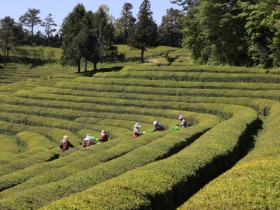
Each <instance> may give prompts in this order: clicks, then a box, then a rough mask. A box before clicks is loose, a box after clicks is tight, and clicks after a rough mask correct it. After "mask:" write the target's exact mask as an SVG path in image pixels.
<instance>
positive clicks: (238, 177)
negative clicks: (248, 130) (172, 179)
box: [179, 103, 280, 210]
mask: <svg viewBox="0 0 280 210" xmlns="http://www.w3.org/2000/svg"><path fill="white" fill-rule="evenodd" d="M279 125H280V104H279V103H277V104H275V105H273V106H272V107H271V109H270V112H269V116H268V118H267V120H266V124H265V127H264V130H263V131H262V133H261V135H260V136H259V137H258V139H257V141H256V147H255V149H254V150H252V151H251V152H250V153H249V154H248V155H247V156H246V157H245V158H244V159H242V160H241V161H240V162H238V163H237V165H236V166H235V167H234V168H232V169H231V170H229V171H227V172H226V173H225V174H223V175H222V176H220V177H218V178H217V179H215V180H213V181H212V182H211V183H210V184H208V185H207V186H206V187H205V188H203V189H202V190H201V191H199V192H198V193H197V194H196V195H194V196H193V197H192V198H190V199H189V200H188V201H187V202H186V203H185V204H184V205H182V206H181V207H180V208H179V209H182V210H183V209H184V210H185V209H227V208H228V207H231V208H235V209H278V208H279V207H280V200H279V197H280V192H279V189H280V181H279V180H280V176H279V171H280V164H279V163H280V156H279V154H280V130H279ZM233 198H234V199H233Z"/></svg>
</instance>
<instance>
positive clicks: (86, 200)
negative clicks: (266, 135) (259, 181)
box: [43, 107, 260, 209]
mask: <svg viewBox="0 0 280 210" xmlns="http://www.w3.org/2000/svg"><path fill="white" fill-rule="evenodd" d="M237 110H238V107H235V108H234V113H233V117H232V118H230V119H229V120H227V121H223V122H221V123H219V124H218V125H217V126H215V127H214V128H213V129H211V130H210V131H208V132H207V133H206V134H205V135H203V136H201V137H200V138H199V139H197V140H196V141H195V142H194V143H193V144H191V145H190V146H189V147H187V148H185V149H184V150H182V151H180V152H179V153H178V154H176V155H173V156H171V157H169V158H167V159H165V160H162V161H157V162H155V163H152V164H147V165H145V166H143V167H140V168H138V169H135V170H132V171H129V172H127V173H124V174H122V175H121V176H119V177H117V178H114V179H111V180H108V181H106V182H103V183H100V184H98V185H96V186H95V187H92V188H90V189H89V190H86V191H84V192H82V193H79V194H75V195H73V196H70V197H66V198H64V199H61V200H59V201H56V202H54V203H52V204H50V205H47V206H46V207H45V208H43V209H76V208H83V209H173V208H174V207H176V205H178V203H179V202H180V201H182V200H183V199H185V198H186V197H187V196H190V195H191V193H193V191H195V190H197V189H199V188H200V187H201V186H203V184H205V182H207V181H208V180H211V179H213V178H214V177H215V176H217V175H218V174H220V173H221V172H223V171H224V170H226V169H228V168H230V167H231V166H232V165H233V164H234V163H235V162H236V161H238V160H239V158H240V156H242V155H244V147H247V149H248V147H249V145H250V144H251V143H252V142H251V141H252V140H251V141H250V140H249V138H250V136H251V135H252V133H251V131H252V130H253V131H256V128H257V127H259V126H260V124H259V119H258V114H257V113H256V112H255V111H253V110H250V109H248V108H239V111H237ZM191 128H192V127H190V129H191ZM221 133H222V135H221ZM246 140H247V141H248V140H249V141H248V142H246ZM246 145H247V146H246ZM186 160H187V161H186ZM210 171H211V173H209V172H210ZM206 172H207V173H206ZM186 190H187V191H186ZM93 198H94V199H93ZM69 200H71V202H70V203H68V202H67V201H69Z"/></svg>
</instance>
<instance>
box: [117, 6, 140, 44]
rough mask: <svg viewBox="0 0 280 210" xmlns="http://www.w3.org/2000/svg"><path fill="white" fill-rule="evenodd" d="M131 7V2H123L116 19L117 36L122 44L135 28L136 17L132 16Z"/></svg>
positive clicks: (125, 42)
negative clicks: (119, 14)
mask: <svg viewBox="0 0 280 210" xmlns="http://www.w3.org/2000/svg"><path fill="white" fill-rule="evenodd" d="M132 9H133V5H132V4H131V3H124V5H123V7H122V12H121V17H120V18H119V19H118V20H117V21H116V28H117V33H118V35H117V36H118V37H120V38H119V39H121V40H122V44H127V38H128V36H129V35H130V34H131V33H132V32H133V31H134V29H135V22H136V18H135V17H133V14H132Z"/></svg>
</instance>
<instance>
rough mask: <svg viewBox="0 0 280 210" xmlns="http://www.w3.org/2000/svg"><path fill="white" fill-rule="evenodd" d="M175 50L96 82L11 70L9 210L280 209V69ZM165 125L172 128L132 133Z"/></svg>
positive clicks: (6, 116) (4, 190)
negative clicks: (201, 59) (210, 60)
mask: <svg viewBox="0 0 280 210" xmlns="http://www.w3.org/2000/svg"><path fill="white" fill-rule="evenodd" d="M169 55H170V56H173V57H174V58H175V59H174V62H172V63H169V62H168V61H167V60H164V59H160V60H159V62H158V63H145V64H137V65H135V63H131V64H127V65H126V66H124V67H123V68H118V69H116V68H111V70H110V67H108V68H107V69H106V71H98V72H97V73H95V74H93V76H92V77H88V76H84V75H82V74H75V73H74V72H75V69H74V68H73V67H71V68H70V67H61V66H59V65H45V66H38V67H34V68H29V67H28V66H23V67H18V66H12V65H10V66H7V67H5V68H2V69H0V96H1V97H0V102H1V104H0V113H1V114H0V131H1V132H0V175H1V176H0V209H3V210H4V209H45V210H49V209H118V210H119V209H160V210H162V209H180V210H181V209H279V208H280V190H279V189H280V173H279V172H280V102H279V101H280V70H279V69H273V70H264V69H258V68H254V69H253V68H245V67H244V68H242V67H228V66H195V65H191V64H189V62H188V61H186V60H185V58H184V55H183V54H182V53H181V51H180V50H178V51H176V50H173V51H172V52H170V54H169ZM159 56H160V52H159ZM116 65H117V64H116ZM179 114H183V115H184V116H186V118H187V122H188V123H189V126H188V127H187V128H181V127H179V129H178V130H174V129H172V128H173V127H174V126H175V125H176V124H178V123H179V120H178V115H179ZM154 120H157V121H159V122H161V123H162V124H164V126H165V128H166V130H165V131H162V132H151V133H148V132H147V133H146V134H144V135H141V136H140V137H138V138H132V129H133V126H134V124H135V123H136V122H138V123H139V124H141V126H142V127H141V130H142V131H148V130H150V129H153V124H152V123H153V121H154ZM103 129H105V130H106V131H108V133H109V135H110V138H109V141H108V142H105V143H99V144H96V145H92V146H90V147H86V148H84V147H83V146H82V140H83V138H84V137H85V136H86V134H87V133H90V134H91V135H94V136H97V137H99V136H100V131H101V130H103ZM63 135H68V136H69V137H70V139H69V140H70V142H71V143H72V144H73V145H74V146H75V147H74V148H70V149H69V150H68V151H66V152H64V153H62V154H60V148H59V143H60V141H61V139H62V136H63Z"/></svg>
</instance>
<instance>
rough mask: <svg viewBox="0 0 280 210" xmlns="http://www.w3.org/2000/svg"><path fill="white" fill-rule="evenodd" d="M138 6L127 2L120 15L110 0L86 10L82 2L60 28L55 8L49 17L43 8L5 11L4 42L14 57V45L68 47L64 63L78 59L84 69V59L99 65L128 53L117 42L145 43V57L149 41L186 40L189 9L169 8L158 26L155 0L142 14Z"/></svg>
mask: <svg viewBox="0 0 280 210" xmlns="http://www.w3.org/2000/svg"><path fill="white" fill-rule="evenodd" d="M132 9H133V5H132V4H131V3H124V5H123V7H122V11H121V17H120V18H118V19H115V18H114V17H113V16H112V15H110V14H109V7H108V6H106V5H101V6H100V7H99V8H98V10H97V11H96V12H93V11H86V9H85V7H84V5H83V4H77V5H76V6H75V8H74V9H73V10H72V12H70V13H69V14H68V16H67V17H65V19H64V21H63V24H62V26H61V28H60V29H59V30H58V31H57V30H56V26H57V24H56V23H55V21H54V20H53V17H52V14H49V15H48V16H47V17H46V18H45V19H44V21H43V20H41V18H40V16H39V15H40V10H39V9H34V8H33V9H30V8H29V9H28V11H27V12H26V13H25V14H24V15H22V16H21V17H20V18H19V21H18V22H16V21H15V20H14V19H13V18H11V17H9V16H7V17H4V18H3V19H1V20H0V44H1V48H2V51H3V53H4V58H8V57H9V51H10V50H11V49H13V48H14V47H15V46H18V45H31V46H52V47H62V49H63V57H62V62H63V64H71V65H76V66H77V67H78V71H80V62H81V60H83V61H85V62H86V63H87V61H90V62H93V63H94V66H95V68H96V64H97V62H99V61H106V60H112V59H117V58H120V57H122V56H121V55H118V53H117V50H116V48H115V47H114V45H115V44H128V45H131V46H132V47H135V48H138V49H141V60H142V61H143V62H144V51H145V50H146V48H147V47H153V46H157V45H167V46H173V47H180V46H181V41H182V38H183V35H182V32H181V30H182V24H181V22H182V17H183V13H182V12H181V11H180V10H176V9H173V8H170V9H168V10H167V11H166V15H165V16H163V17H162V23H161V24H160V25H159V26H157V24H156V23H155V21H154V20H153V17H152V14H153V13H152V11H151V9H150V1H149V0H143V2H142V4H141V6H140V8H139V14H138V17H137V18H136V17H134V16H133V14H132ZM38 26H41V28H44V32H41V31H40V30H39V31H37V32H35V28H36V27H38Z"/></svg>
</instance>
